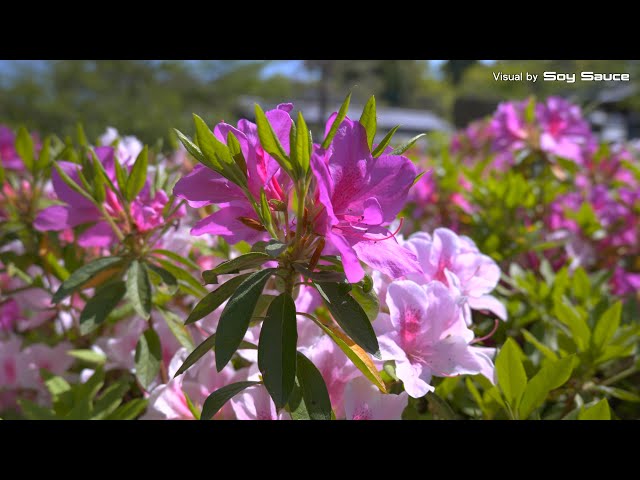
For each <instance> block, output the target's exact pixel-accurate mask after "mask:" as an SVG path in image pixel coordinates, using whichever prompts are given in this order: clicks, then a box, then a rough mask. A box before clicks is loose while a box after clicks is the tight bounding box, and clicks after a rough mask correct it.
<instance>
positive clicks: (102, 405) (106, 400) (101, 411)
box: [92, 378, 129, 420]
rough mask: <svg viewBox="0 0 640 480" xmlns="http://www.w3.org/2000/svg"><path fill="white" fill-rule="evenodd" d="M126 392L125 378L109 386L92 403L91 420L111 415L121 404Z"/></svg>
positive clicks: (126, 381) (126, 383)
mask: <svg viewBox="0 0 640 480" xmlns="http://www.w3.org/2000/svg"><path fill="white" fill-rule="evenodd" d="M128 390H129V380H127V379H126V378H122V379H120V380H119V381H117V382H116V383H113V384H111V385H109V386H108V387H107V388H106V389H105V391H104V392H103V393H102V394H101V395H100V397H99V398H98V399H97V400H96V402H95V403H94V407H93V413H94V414H93V417H92V419H94V420H102V419H103V418H105V417H106V416H107V415H110V414H111V413H113V412H114V411H115V410H116V409H117V408H118V406H119V405H120V404H121V403H122V398H123V397H124V395H125V394H126V393H127V391H128Z"/></svg>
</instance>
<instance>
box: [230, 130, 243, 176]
mask: <svg viewBox="0 0 640 480" xmlns="http://www.w3.org/2000/svg"><path fill="white" fill-rule="evenodd" d="M227 147H228V148H229V152H230V153H231V157H232V158H233V161H234V162H236V165H238V168H239V169H240V171H241V172H242V173H243V174H244V176H245V177H246V176H247V161H246V160H245V158H244V154H243V153H242V147H241V146H240V142H239V141H238V139H237V138H236V136H235V135H234V134H233V132H232V131H231V130H229V133H227Z"/></svg>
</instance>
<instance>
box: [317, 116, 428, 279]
mask: <svg viewBox="0 0 640 480" xmlns="http://www.w3.org/2000/svg"><path fill="white" fill-rule="evenodd" d="M311 168H312V170H313V173H314V174H315V177H316V194H317V204H318V205H319V206H320V209H319V211H317V212H315V214H314V217H313V218H314V220H315V229H316V233H317V234H318V235H322V236H324V237H325V239H326V242H327V248H326V249H325V252H327V253H337V254H339V255H340V256H341V258H342V263H343V265H344V271H345V274H346V276H347V279H348V280H349V281H350V282H352V283H354V282H358V281H360V280H362V278H363V277H364V270H363V268H362V266H361V265H360V260H362V261H363V262H364V263H366V264H367V265H369V266H371V267H373V268H375V269H377V270H380V271H381V272H383V273H385V274H387V275H389V276H390V277H392V278H398V277H400V276H402V275H405V274H407V273H410V272H419V271H420V266H419V265H418V263H417V261H416V258H415V256H414V255H413V254H412V253H411V252H409V251H408V250H406V249H404V248H402V247H401V246H400V245H399V244H398V242H397V241H396V239H395V238H394V234H393V233H391V232H389V231H388V230H387V229H386V228H384V225H388V224H389V223H391V222H392V221H393V220H394V219H395V217H396V215H397V214H398V212H400V210H401V209H402V207H403V206H404V204H405V202H406V200H407V195H408V193H409V188H411V185H412V184H413V181H414V180H415V178H416V173H417V172H416V167H415V166H414V165H413V163H412V162H411V160H409V159H408V158H407V157H403V156H399V155H387V154H383V155H381V156H380V157H378V158H373V157H372V155H371V151H370V149H369V146H368V144H367V133H366V131H365V129H364V127H363V126H362V125H361V124H360V123H359V122H353V121H351V120H350V119H349V118H346V119H345V120H344V121H343V122H342V124H341V125H340V127H339V128H338V131H337V133H336V136H335V137H334V139H333V142H332V144H331V146H330V147H329V149H328V150H326V151H325V150H323V149H321V148H315V151H314V154H313V155H312V157H311ZM332 250H333V252H332Z"/></svg>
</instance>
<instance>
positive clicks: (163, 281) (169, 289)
mask: <svg viewBox="0 0 640 480" xmlns="http://www.w3.org/2000/svg"><path fill="white" fill-rule="evenodd" d="M145 265H146V267H147V268H148V269H149V272H150V273H152V274H155V276H156V277H157V278H158V279H159V283H160V284H159V285H158V289H159V290H160V291H161V292H162V293H165V294H167V295H174V294H175V293H176V292H177V291H178V279H177V278H176V277H175V276H174V275H173V274H172V273H171V272H169V271H168V270H166V269H164V268H162V267H158V266H157V265H154V264H152V263H147V264H145Z"/></svg>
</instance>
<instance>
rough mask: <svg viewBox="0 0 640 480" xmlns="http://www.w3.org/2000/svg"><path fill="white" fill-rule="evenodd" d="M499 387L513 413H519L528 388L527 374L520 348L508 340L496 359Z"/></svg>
mask: <svg viewBox="0 0 640 480" xmlns="http://www.w3.org/2000/svg"><path fill="white" fill-rule="evenodd" d="M496 371H497V376H498V386H499V387H500V390H501V391H502V393H503V395H504V397H505V399H506V401H507V402H508V403H509V406H511V408H512V410H513V411H517V409H518V404H519V403H520V399H521V398H522V395H523V394H524V391H525V388H526V386H527V374H526V372H525V371H524V366H523V365H522V360H521V352H520V347H518V344H517V343H516V342H515V340H513V339H512V338H507V341H506V342H505V343H504V345H503V346H502V348H501V349H500V353H498V357H497V359H496Z"/></svg>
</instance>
